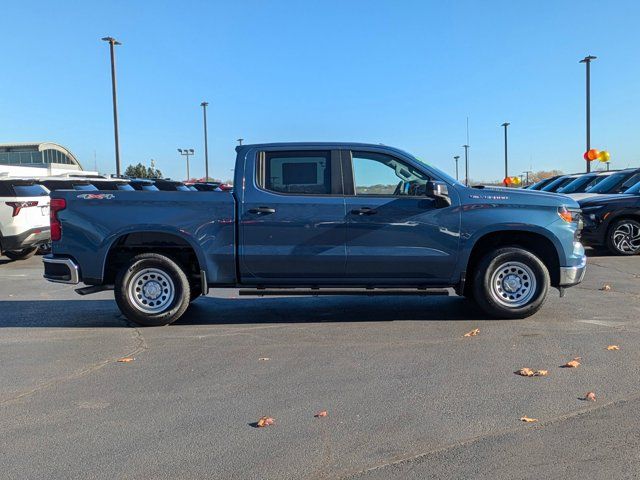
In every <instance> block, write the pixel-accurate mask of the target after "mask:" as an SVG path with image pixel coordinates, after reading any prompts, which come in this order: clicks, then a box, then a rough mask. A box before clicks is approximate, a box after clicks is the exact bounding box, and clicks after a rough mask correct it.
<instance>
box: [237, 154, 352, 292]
mask: <svg viewBox="0 0 640 480" xmlns="http://www.w3.org/2000/svg"><path fill="white" fill-rule="evenodd" d="M245 177H246V178H247V180H246V185H245V186H244V188H243V193H242V201H241V202H240V206H239V210H240V211H239V222H240V228H239V230H240V242H239V250H240V252H239V254H240V266H241V268H240V276H241V280H242V282H243V283H247V284H293V285H295V284H309V283H317V284H322V283H332V281H336V280H337V279H343V278H344V273H345V264H346V251H345V248H346V246H345V240H346V228H345V200H344V196H343V189H342V172H341V164H340V155H339V152H338V151H337V150H331V149H314V150H286V149H283V150H265V151H259V152H256V155H255V161H254V162H249V161H247V170H246V173H245Z"/></svg>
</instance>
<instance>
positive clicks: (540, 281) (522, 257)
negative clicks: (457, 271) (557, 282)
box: [473, 247, 550, 318]
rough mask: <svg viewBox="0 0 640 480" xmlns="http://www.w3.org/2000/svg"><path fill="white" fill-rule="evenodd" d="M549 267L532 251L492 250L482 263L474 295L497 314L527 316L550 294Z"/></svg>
mask: <svg viewBox="0 0 640 480" xmlns="http://www.w3.org/2000/svg"><path fill="white" fill-rule="evenodd" d="M549 284H550V278H549V271H548V270H547V267H545V265H544V263H542V262H541V261H540V259H539V258H538V257H536V256H535V255H534V254H532V253H531V252H528V251H527V250H523V249H521V248H517V247H506V248H498V249H496V250H492V251H490V252H488V253H487V254H486V255H485V256H484V257H483V258H482V260H480V262H479V263H478V267H477V269H476V271H475V277H474V281H473V296H474V298H475V300H476V302H477V303H478V305H479V306H480V308H482V310H484V312H485V313H487V314H488V315H490V316H492V317H495V318H526V317H528V316H530V315H533V314H534V313H536V312H537V311H538V310H540V308H541V307H542V305H543V304H544V301H545V300H546V298H547V293H548V291H549Z"/></svg>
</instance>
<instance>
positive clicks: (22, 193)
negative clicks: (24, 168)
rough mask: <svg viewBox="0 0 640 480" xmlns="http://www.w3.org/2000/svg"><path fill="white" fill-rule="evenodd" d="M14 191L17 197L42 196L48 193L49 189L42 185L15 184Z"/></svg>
mask: <svg viewBox="0 0 640 480" xmlns="http://www.w3.org/2000/svg"><path fill="white" fill-rule="evenodd" d="M13 191H14V192H15V194H16V197H42V196H44V195H47V190H46V189H45V188H44V187H43V186H42V185H36V184H34V185H14V186H13Z"/></svg>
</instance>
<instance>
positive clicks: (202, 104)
mask: <svg viewBox="0 0 640 480" xmlns="http://www.w3.org/2000/svg"><path fill="white" fill-rule="evenodd" d="M207 105H209V102H202V103H201V104H200V106H201V107H206V106H207Z"/></svg>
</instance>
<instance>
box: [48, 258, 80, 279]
mask: <svg viewBox="0 0 640 480" xmlns="http://www.w3.org/2000/svg"><path fill="white" fill-rule="evenodd" d="M42 261H43V263H44V275H43V276H44V278H46V279H47V280H49V281H50V282H56V283H70V284H73V285H76V284H78V283H79V282H80V269H79V268H78V265H76V263H75V262H74V261H73V260H72V259H70V258H64V257H56V256H54V255H45V256H44V257H42Z"/></svg>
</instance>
